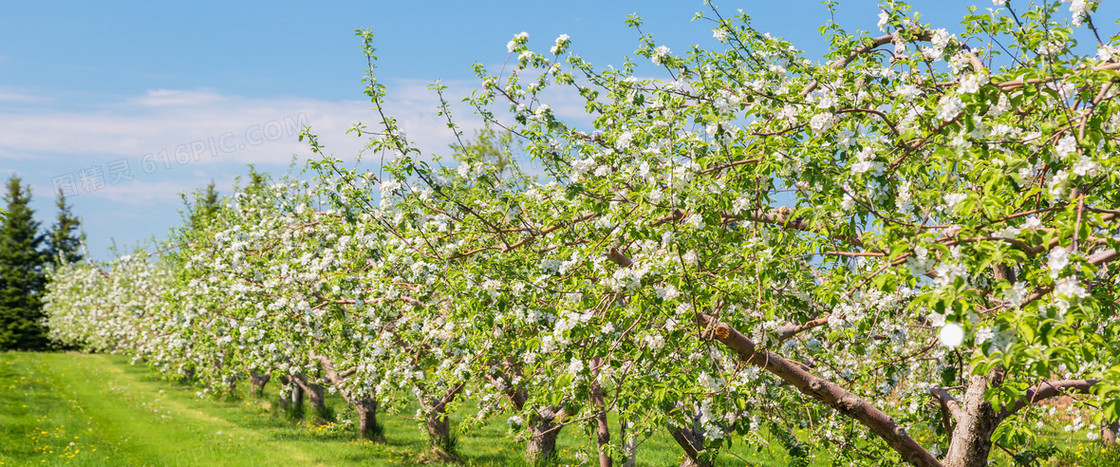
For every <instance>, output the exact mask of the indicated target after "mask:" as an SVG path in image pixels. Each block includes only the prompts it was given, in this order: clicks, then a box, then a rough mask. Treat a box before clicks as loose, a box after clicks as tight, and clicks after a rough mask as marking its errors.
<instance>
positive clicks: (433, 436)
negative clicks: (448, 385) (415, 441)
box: [421, 403, 459, 462]
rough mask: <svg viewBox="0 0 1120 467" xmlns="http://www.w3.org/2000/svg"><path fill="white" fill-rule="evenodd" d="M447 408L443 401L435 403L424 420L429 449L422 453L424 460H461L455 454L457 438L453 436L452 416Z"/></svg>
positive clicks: (422, 459)
mask: <svg viewBox="0 0 1120 467" xmlns="http://www.w3.org/2000/svg"><path fill="white" fill-rule="evenodd" d="M445 409H446V405H444V404H443V403H437V404H435V405H434V406H432V409H431V411H429V412H428V416H427V419H426V420H425V421H424V428H425V429H426V430H427V432H428V449H427V451H425V452H424V454H422V455H421V461H422V462H459V456H458V455H456V454H455V438H453V437H452V436H451V417H449V416H448V415H447V413H446V410H445Z"/></svg>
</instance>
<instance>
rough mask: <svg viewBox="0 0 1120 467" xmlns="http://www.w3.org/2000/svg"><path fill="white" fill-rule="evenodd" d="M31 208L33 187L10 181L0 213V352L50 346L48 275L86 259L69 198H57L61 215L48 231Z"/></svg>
mask: <svg viewBox="0 0 1120 467" xmlns="http://www.w3.org/2000/svg"><path fill="white" fill-rule="evenodd" d="M30 204H31V186H30V185H24V184H23V183H22V180H21V179H20V178H19V177H18V176H15V175H13V176H11V177H10V178H9V179H8V184H7V189H6V190H5V193H4V208H3V210H2V211H0V212H2V214H0V350H43V349H45V348H47V347H48V345H49V341H48V340H47V333H46V329H45V328H44V326H43V322H42V320H43V305H42V294H43V289H44V287H45V286H46V281H47V270H48V269H49V268H50V267H51V266H53V265H57V264H60V263H70V262H75V261H79V260H81V259H82V255H81V251H80V246H81V237H80V234H79V230H80V226H79V222H78V219H77V217H75V216H74V215H73V214H72V213H71V212H70V206H69V205H67V204H66V197H65V196H64V195H63V194H62V193H61V192H59V193H58V201H57V202H56V204H55V205H56V206H57V207H58V216H57V218H56V220H55V223H54V224H53V225H51V226H50V228H49V230H46V231H43V230H41V229H40V224H39V222H38V221H36V220H35V218H34V214H35V212H34V211H33V210H32V209H31V206H30Z"/></svg>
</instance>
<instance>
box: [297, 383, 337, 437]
mask: <svg viewBox="0 0 1120 467" xmlns="http://www.w3.org/2000/svg"><path fill="white" fill-rule="evenodd" d="M294 379H295V381H296V385H298V386H299V387H300V389H302V390H303V391H302V392H303V393H304V394H305V397H307V402H308V403H309V404H311V415H312V417H313V420H312V421H313V422H314V423H316V424H319V425H322V424H324V423H326V422H327V418H329V417H328V414H327V402H326V398H325V397H324V396H323V386H321V385H318V384H314V383H309V382H307V378H306V377H304V376H296V377H295V378H294Z"/></svg>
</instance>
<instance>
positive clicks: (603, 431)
mask: <svg viewBox="0 0 1120 467" xmlns="http://www.w3.org/2000/svg"><path fill="white" fill-rule="evenodd" d="M600 362H601V361H600V359H599V358H598V357H596V358H594V359H593V360H592V361H591V368H592V369H593V370H592V371H593V372H594V373H595V374H596V375H597V374H598V368H599V366H601V365H602V364H601V363H600ZM591 405H592V406H594V407H595V424H596V425H597V426H596V429H595V442H596V444H597V445H598V448H599V467H611V465H612V464H613V462H614V461H613V460H612V459H611V455H610V453H609V452H608V451H607V450H608V447H609V446H610V444H611V429H610V426H609V425H607V409H606V403H605V402H604V400H603V388H602V387H601V386H599V381H597V380H595V381H592V382H591Z"/></svg>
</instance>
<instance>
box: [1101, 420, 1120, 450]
mask: <svg viewBox="0 0 1120 467" xmlns="http://www.w3.org/2000/svg"><path fill="white" fill-rule="evenodd" d="M1117 431H1120V422H1112V423H1109V424H1108V425H1101V441H1102V442H1104V444H1105V445H1106V446H1112V445H1114V444H1116V432H1117Z"/></svg>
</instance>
